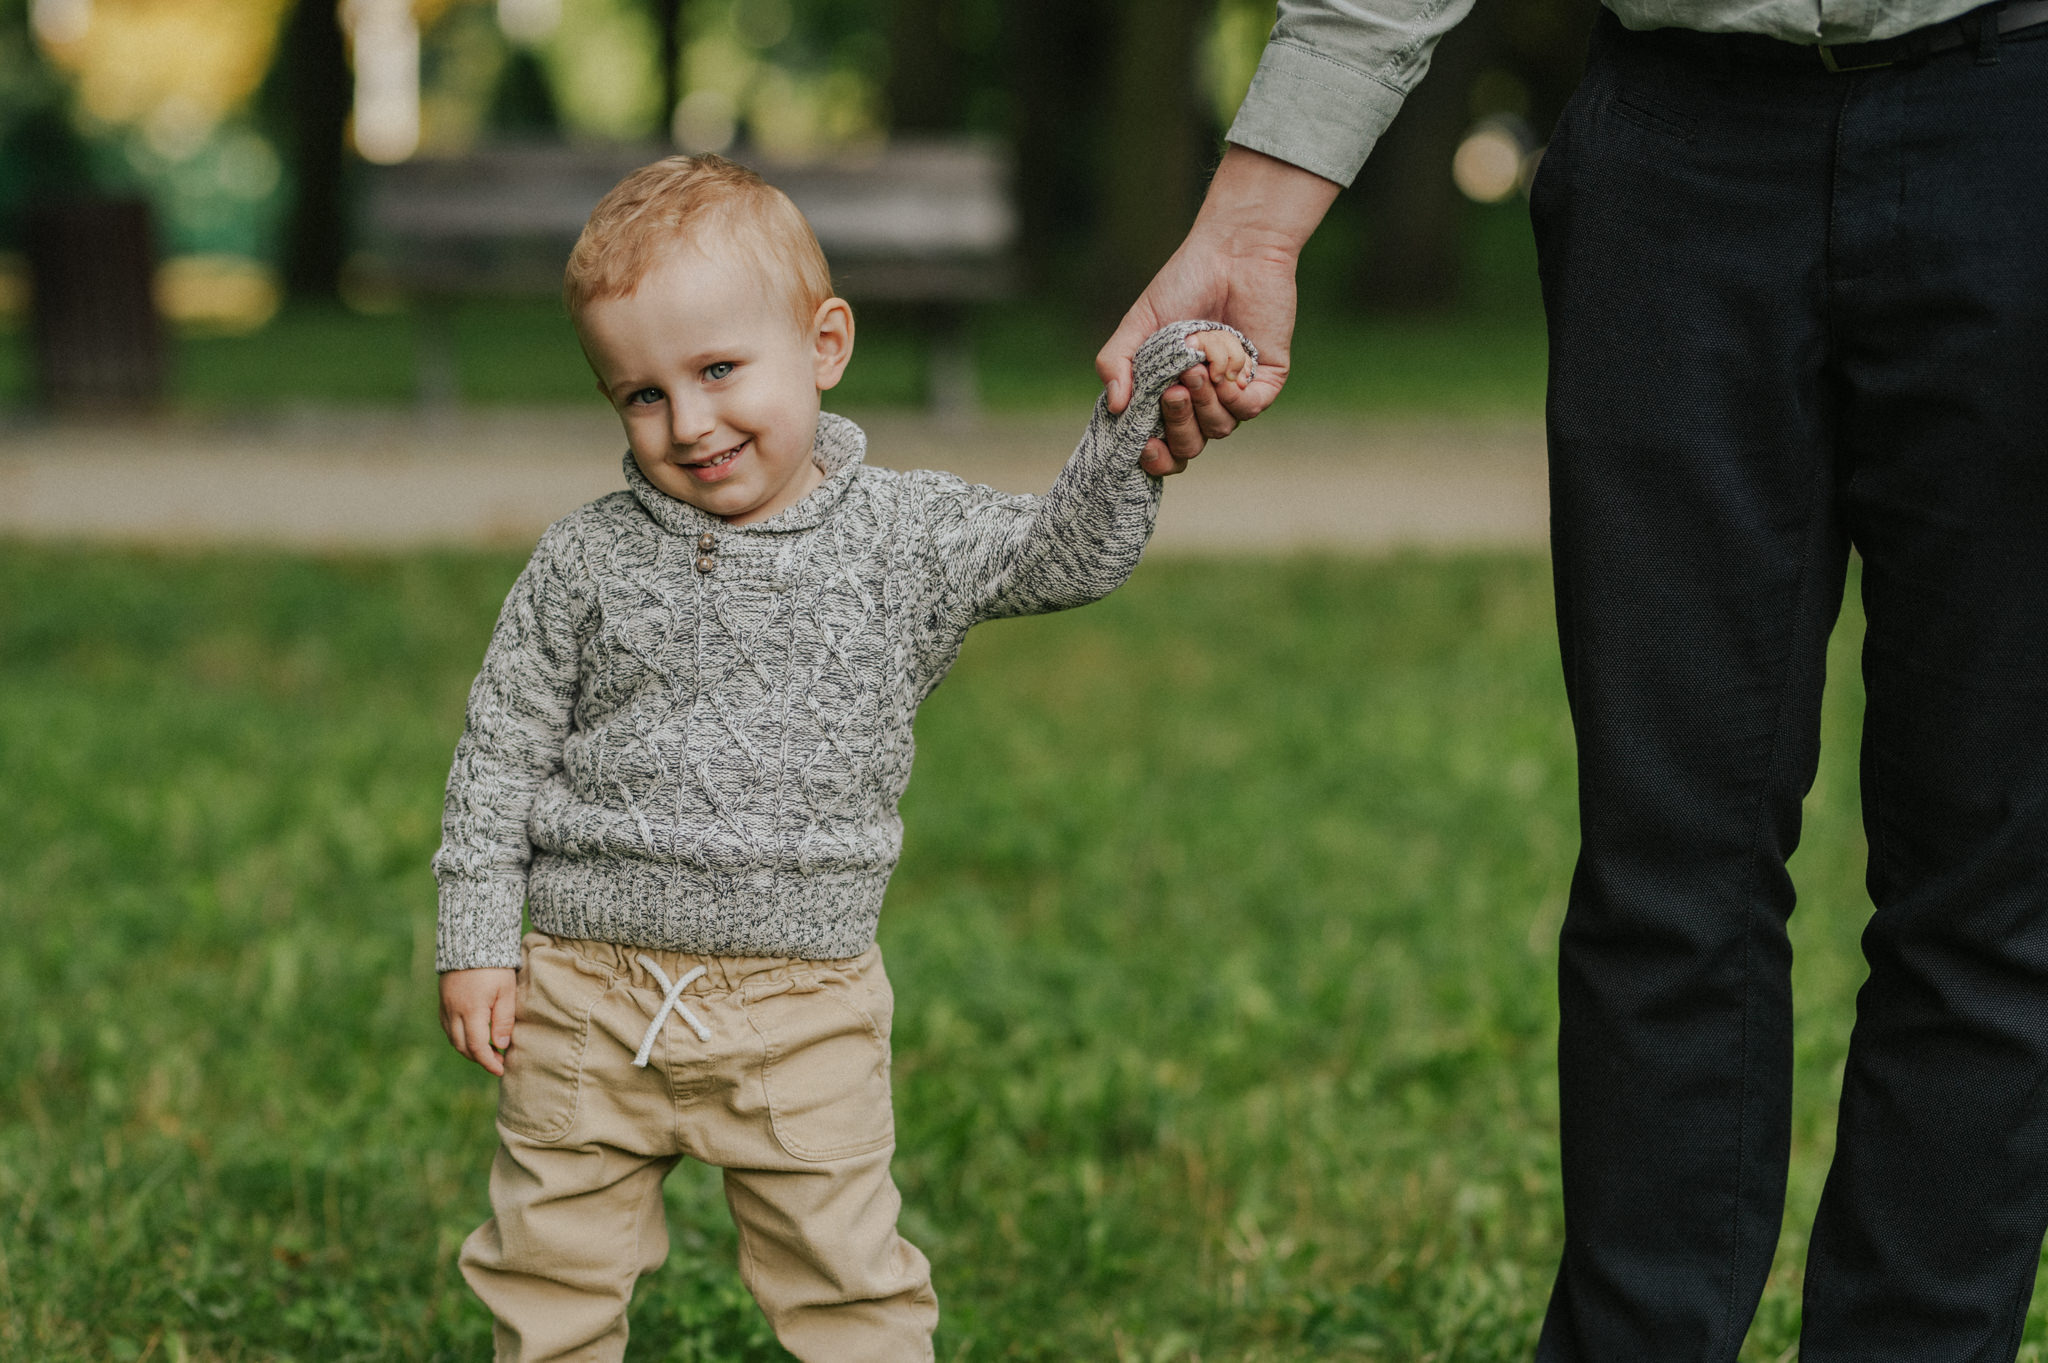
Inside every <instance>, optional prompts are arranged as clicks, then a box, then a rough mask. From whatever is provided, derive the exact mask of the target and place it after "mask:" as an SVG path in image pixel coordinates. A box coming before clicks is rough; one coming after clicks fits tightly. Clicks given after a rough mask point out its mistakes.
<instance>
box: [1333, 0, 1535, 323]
mask: <svg viewBox="0 0 2048 1363" xmlns="http://www.w3.org/2000/svg"><path fill="white" fill-rule="evenodd" d="M1505 8H1506V0H1478V2H1477V3H1476V4H1474V5H1473V7H1472V13H1471V14H1470V15H1468V16H1467V17H1466V19H1465V22H1463V23H1462V24H1459V25H1458V26H1457V27H1456V28H1454V29H1452V30H1451V31H1450V32H1449V33H1448V34H1446V35H1445V36H1444V39H1443V41H1442V42H1440V43H1438V44H1437V47H1436V53H1435V56H1434V59H1433V60H1432V61H1431V62H1430V67H1429V74H1428V75H1427V76H1426V77H1424V79H1423V81H1422V83H1421V84H1420V85H1418V86H1417V87H1416V88H1415V91H1414V92H1413V93H1412V94H1410V95H1409V96H1408V99H1407V102H1406V103H1404V104H1403V105H1402V106H1401V112H1400V114H1399V115H1398V116H1396V118H1395V119H1394V122H1393V124H1392V126H1390V127H1389V128H1388V129H1387V132H1386V135H1385V136H1384V137H1382V138H1381V139H1380V142H1379V145H1378V146H1377V147H1375V148H1373V153H1372V155H1371V156H1370V157H1369V158H1367V160H1366V163H1365V169H1364V170H1363V171H1362V172H1361V173H1360V175H1359V177H1358V193H1359V198H1360V199H1361V201H1362V207H1363V209H1364V212H1365V218H1366V223H1367V232H1366V250H1365V253H1364V255H1363V257H1362V258H1361V260H1360V265H1359V269H1358V272H1357V276H1356V280H1355V289H1354V294H1355V299H1356V301H1357V302H1358V303H1360V304H1362V305H1365V306H1368V307H1377V308H1385V309H1392V310H1396V311H1419V310H1424V309H1430V308H1441V307H1445V306H1447V305H1449V304H1451V303H1453V302H1456V301H1457V296H1458V282H1459V275H1460V272H1461V266H1462V265H1463V262H1464V252H1465V242H1464V232H1463V230H1462V229H1463V224H1464V220H1465V214H1466V207H1465V201H1464V198H1463V197H1462V196H1461V195H1460V194H1459V193H1458V189H1457V186H1456V185H1454V184H1452V183H1451V157H1452V155H1453V154H1454V153H1455V152H1456V151H1457V149H1458V142H1459V140H1460V139H1461V138H1462V137H1463V136H1464V135H1465V130H1466V129H1467V128H1469V127H1470V126H1471V124H1472V110H1471V93H1472V84H1473V81H1474V80H1475V79H1477V78H1478V76H1479V74H1480V73H1481V72H1482V71H1485V70H1487V69H1488V68H1489V67H1491V66H1493V65H1495V64H1497V62H1498V60H1499V55H1500V48H1501V32H1500V28H1501V26H1500V17H1501V12H1502V11H1503V10H1504V9H1505Z"/></svg>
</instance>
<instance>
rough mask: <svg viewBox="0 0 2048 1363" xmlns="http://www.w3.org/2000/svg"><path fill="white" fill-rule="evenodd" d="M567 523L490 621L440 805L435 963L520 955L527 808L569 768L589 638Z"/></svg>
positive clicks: (460, 966)
mask: <svg viewBox="0 0 2048 1363" xmlns="http://www.w3.org/2000/svg"><path fill="white" fill-rule="evenodd" d="M578 561H580V558H579V554H578V547H577V543H576V539H575V537H574V536H573V534H571V533H570V532H569V530H568V529H567V527H566V523H557V524H556V525H555V526H553V527H551V528H550V529H549V530H548V533H547V534H546V535H544V536H543V537H542V538H541V542H540V544H539V546H538V547H537V548H536V549H535V550H534V551H533V557H532V559H531V560H529V561H528V563H527V565H526V568H525V571H523V572H521V573H520V574H519V579H518V580H517V581H516V582H514V583H513V584H512V590H511V592H510V594H509V595H507V596H506V598H505V606H504V609H503V610H501V611H500V612H499V614H498V623H497V626H496V628H495V629H493V630H492V631H491V642H490V646H489V648H488V649H486V650H485V652H484V662H483V667H482V669H481V670H480V671H479V672H478V673H477V677H476V681H475V683H474V684H472V685H471V687H470V689H469V706H468V711H467V714H466V716H465V719H464V723H463V729H462V737H461V739H459V740H458V741H457V742H456V745H455V761H454V765H453V766H452V767H451V769H450V770H449V773H448V792H447V799H446V801H445V803H444V804H443V806H442V812H441V848H440V850H439V851H438V852H436V853H435V854H434V878H435V880H436V881H437V882H439V885H440V922H439V926H438V931H437V933H436V945H435V953H434V956H435V960H434V968H435V969H436V970H442V971H448V970H468V969H473V968H476V967H480V966H510V967H515V968H516V967H517V966H518V964H519V924H520V913H521V910H523V909H524V908H525V905H526V868H527V863H528V861H529V860H530V859H531V858H532V855H533V848H532V845H531V843H530V842H529V841H528V839H527V833H526V823H527V815H528V814H529V813H530V812H531V811H532V809H533V801H534V797H535V795H536V794H537V793H538V792H539V790H540V787H541V784H542V783H543V782H544V781H546V780H547V779H548V778H549V777H550V776H553V775H554V774H555V773H556V772H558V771H560V770H561V768H562V750H563V744H564V742H565V740H566V739H567V738H568V735H569V725H570V715H571V711H572V709H573V707H574V705H575V699H576V673H577V663H578V658H579V655H580V654H581V651H582V644H581V640H580V638H579V628H578V618H579V617H580V616H581V615H583V614H585V612H584V611H583V610H582V609H581V607H580V602H579V599H578V593H577V592H576V591H575V584H576V582H577V579H578V576H579V575H578V574H577V573H576V571H575V570H574V566H573V565H574V564H575V563H577V562H578Z"/></svg>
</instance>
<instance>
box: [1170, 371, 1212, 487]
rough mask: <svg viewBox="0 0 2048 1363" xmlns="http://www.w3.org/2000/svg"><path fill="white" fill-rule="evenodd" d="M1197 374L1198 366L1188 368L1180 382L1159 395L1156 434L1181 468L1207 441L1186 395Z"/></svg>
mask: <svg viewBox="0 0 2048 1363" xmlns="http://www.w3.org/2000/svg"><path fill="white" fill-rule="evenodd" d="M1201 373H1202V371H1201V370H1200V369H1199V368H1197V369H1195V370H1192V371H1190V372H1189V375H1188V377H1187V379H1186V380H1185V381H1184V382H1183V383H1176V384H1172V385H1170V386H1169V387H1168V388H1167V390H1166V391H1165V392H1164V393H1162V394H1160V396H1159V424H1160V436H1161V437H1162V438H1163V439H1164V440H1165V441H1166V448H1167V450H1168V451H1169V452H1170V453H1171V454H1172V456H1173V458H1174V459H1175V460H1176V461H1177V462H1178V463H1179V464H1180V465H1181V466H1182V467H1185V466H1186V464H1187V461H1188V460H1190V459H1192V458H1194V457H1195V456H1196V455H1198V454H1200V453H1201V452H1202V446H1203V445H1204V444H1205V443H1207V441H1208V436H1207V434H1206V433H1204V431H1203V430H1202V427H1201V423H1200V422H1199V421H1197V420H1196V417H1195V404H1194V401H1193V399H1192V397H1191V396H1190V394H1191V390H1193V388H1194V387H1195V384H1196V382H1197V381H1198V380H1197V378H1196V375H1198V374H1201ZM1199 381H1200V382H1202V383H1207V381H1208V380H1207V376H1206V375H1203V376H1202V378H1201V379H1200V380H1199ZM1176 472H1178V470H1177V469H1176Z"/></svg>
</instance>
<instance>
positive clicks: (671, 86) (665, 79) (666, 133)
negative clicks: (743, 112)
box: [654, 0, 683, 146]
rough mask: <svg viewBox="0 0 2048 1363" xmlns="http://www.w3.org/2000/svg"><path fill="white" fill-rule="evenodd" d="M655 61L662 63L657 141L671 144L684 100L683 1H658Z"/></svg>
mask: <svg viewBox="0 0 2048 1363" xmlns="http://www.w3.org/2000/svg"><path fill="white" fill-rule="evenodd" d="M654 28H655V33H656V35H657V39H656V42H655V60H656V61H658V62H659V63H660V64H661V72H660V75H661V113H660V115H659V117H658V118H657V120H656V123H655V128H654V140H655V141H657V142H659V143H661V144H662V145H663V146H667V145H668V144H669V143H670V142H671V141H672V140H674V137H675V118H676V105H678V104H680V103H682V101H683V74H682V67H683V0H654Z"/></svg>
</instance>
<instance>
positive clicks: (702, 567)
mask: <svg viewBox="0 0 2048 1363" xmlns="http://www.w3.org/2000/svg"><path fill="white" fill-rule="evenodd" d="M717 566H718V560H717V559H715V558H713V557H711V555H709V554H706V555H705V556H704V557H702V558H700V559H698V560H697V571H698V572H700V573H708V572H710V571H711V570H712V569H713V568H716V567H717Z"/></svg>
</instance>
